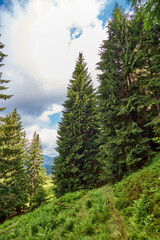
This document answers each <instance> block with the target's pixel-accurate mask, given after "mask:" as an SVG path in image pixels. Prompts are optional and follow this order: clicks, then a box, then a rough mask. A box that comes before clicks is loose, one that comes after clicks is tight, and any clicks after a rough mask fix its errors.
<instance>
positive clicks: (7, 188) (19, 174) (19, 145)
mask: <svg viewBox="0 0 160 240" xmlns="http://www.w3.org/2000/svg"><path fill="white" fill-rule="evenodd" d="M1 135H2V137H3V140H2V142H1V145H2V151H1V152H0V159H1V162H0V184H1V187H0V218H3V217H6V216H8V215H10V214H11V213H12V211H13V210H16V211H17V212H18V213H19V212H20V211H21V208H22V207H23V206H24V204H25V203H26V171H25V168H24V166H25V159H24V158H25V152H24V149H25V148H24V138H25V133H24V130H23V127H22V123H21V117H20V115H19V114H18V113H17V110H16V109H14V111H13V112H12V113H11V114H8V115H7V116H6V117H5V118H4V119H3V124H2V127H1Z"/></svg>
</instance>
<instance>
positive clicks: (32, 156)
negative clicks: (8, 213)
mask: <svg viewBox="0 0 160 240" xmlns="http://www.w3.org/2000/svg"><path fill="white" fill-rule="evenodd" d="M42 164H43V151H42V144H41V139H40V136H39V134H38V133H36V132H34V135H33V139H32V141H31V143H30V144H29V147H28V160H27V163H26V165H27V175H28V193H29V196H30V200H31V198H32V196H33V195H35V194H36V191H37V189H38V188H39V186H41V185H42V184H43V183H44V178H43V177H42V174H41V173H42V172H43V165H42ZM30 203H31V202H30Z"/></svg>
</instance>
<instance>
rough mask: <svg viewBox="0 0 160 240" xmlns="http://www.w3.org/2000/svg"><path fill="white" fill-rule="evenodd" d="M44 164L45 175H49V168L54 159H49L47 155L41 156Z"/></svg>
mask: <svg viewBox="0 0 160 240" xmlns="http://www.w3.org/2000/svg"><path fill="white" fill-rule="evenodd" d="M43 157H44V163H43V166H44V167H45V168H46V172H47V175H49V174H51V168H52V166H53V165H54V157H49V156H47V155H43Z"/></svg>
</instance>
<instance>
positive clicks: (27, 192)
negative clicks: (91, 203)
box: [0, 1, 160, 218]
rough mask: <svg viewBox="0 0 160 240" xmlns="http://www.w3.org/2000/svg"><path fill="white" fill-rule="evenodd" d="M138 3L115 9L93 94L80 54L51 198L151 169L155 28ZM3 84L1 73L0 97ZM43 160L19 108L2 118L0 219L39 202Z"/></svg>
mask: <svg viewBox="0 0 160 240" xmlns="http://www.w3.org/2000/svg"><path fill="white" fill-rule="evenodd" d="M137 2H139V1H133V5H134V12H133V13H132V14H131V13H128V14H127V13H125V12H124V10H123V9H122V8H120V7H119V6H118V5H117V4H116V5H115V8H114V11H113V14H112V17H111V18H110V19H109V21H108V24H107V28H106V29H107V38H106V40H104V41H103V42H102V45H101V46H100V53H99V54H100V61H99V62H98V63H97V69H98V70H99V71H100V73H99V74H98V80H99V87H98V89H97V90H95V89H94V88H93V83H92V79H91V75H90V73H89V72H88V68H87V63H86V62H85V59H84V57H83V54H82V53H79V56H78V59H77V61H76V64H75V69H74V71H73V74H72V78H71V80H70V82H69V85H68V91H67V96H66V101H65V102H64V104H63V112H62V114H63V117H62V120H61V122H60V123H59V128H58V140H57V152H58V156H57V157H56V158H55V160H54V166H53V172H52V173H53V181H54V191H55V193H56V195H57V196H60V195H63V194H65V193H67V192H73V191H76V190H80V189H91V188H95V187H97V186H100V185H102V184H105V183H108V182H115V181H117V180H118V181H119V180H121V179H122V178H123V177H124V176H126V175H129V174H131V173H133V172H134V171H136V170H138V169H139V168H142V167H143V166H145V165H147V164H150V162H151V159H152V156H153V155H155V154H156V153H157V152H158V151H159V149H160V41H159V40H160V26H159V22H158V21H156V20H155V17H154V18H153V21H150V23H151V24H149V25H148V24H147V23H148V22H147V21H148V18H147V17H145V16H144V12H145V8H147V7H148V6H147V5H145V6H141V5H138V4H137ZM154 6H155V5H154ZM154 6H152V9H155V8H154ZM150 17H151V15H150ZM157 19H159V18H158V17H157ZM3 47H4V45H3V44H2V43H0V67H1V66H2V65H3V64H2V61H3V59H4V57H6V55H5V54H3V53H2V51H1V50H2V49H3ZM8 82H9V81H7V80H3V79H2V73H1V74H0V84H1V85H0V91H1V92H3V90H5V89H6V87H5V86H4V85H5V84H7V83H8ZM10 97H11V96H10V95H5V94H0V99H4V100H6V99H8V98H10ZM0 110H1V111H3V110H4V108H0ZM42 162H43V155H42V145H41V140H40V137H39V134H38V133H36V132H35V133H34V136H33V139H32V141H31V142H30V143H29V142H28V140H27V139H26V134H25V131H24V129H23V126H22V122H21V116H20V114H18V112H17V109H16V108H15V109H14V111H13V112H12V113H10V114H8V115H7V116H5V117H3V118H2V117H1V119H0V218H4V217H6V216H8V215H10V214H11V213H12V212H13V211H15V210H16V211H17V212H20V211H21V209H22V208H23V207H24V206H25V204H26V203H28V202H29V203H30V205H32V204H33V206H34V203H35V202H36V198H37V196H38V197H39V196H41V197H40V198H41V200H43V198H44V191H43V182H44V177H43V176H44V169H43V168H42Z"/></svg>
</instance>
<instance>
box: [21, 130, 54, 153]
mask: <svg viewBox="0 0 160 240" xmlns="http://www.w3.org/2000/svg"><path fill="white" fill-rule="evenodd" d="M25 130H26V134H27V138H28V139H29V140H30V141H31V140H32V138H33V134H34V132H35V131H36V132H37V133H39V135H40V139H41V140H42V145H43V154H44V155H48V156H56V155H57V152H56V150H55V147H56V140H57V130H56V129H48V128H40V127H39V126H38V125H32V126H30V127H27V128H26V129H25Z"/></svg>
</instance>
